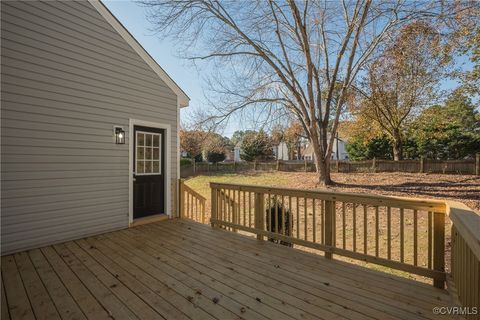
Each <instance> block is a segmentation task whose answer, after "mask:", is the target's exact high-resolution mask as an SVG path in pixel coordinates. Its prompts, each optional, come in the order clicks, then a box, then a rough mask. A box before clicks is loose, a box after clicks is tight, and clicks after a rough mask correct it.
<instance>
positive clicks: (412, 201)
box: [210, 182, 446, 213]
mask: <svg viewBox="0 0 480 320" xmlns="http://www.w3.org/2000/svg"><path fill="white" fill-rule="evenodd" d="M210 187H211V188H215V189H219V188H228V189H234V190H241V191H250V192H259V193H274V194H284V195H290V196H298V197H310V198H318V199H326V200H332V201H345V202H355V203H361V204H369V205H375V206H390V207H401V208H406V209H417V210H426V211H432V212H440V213H446V205H445V201H444V200H434V199H416V198H407V197H396V196H381V195H371V194H365V193H348V192H337V191H319V190H306V189H292V188H278V187H271V186H258V185H244V184H233V183H218V182H210Z"/></svg>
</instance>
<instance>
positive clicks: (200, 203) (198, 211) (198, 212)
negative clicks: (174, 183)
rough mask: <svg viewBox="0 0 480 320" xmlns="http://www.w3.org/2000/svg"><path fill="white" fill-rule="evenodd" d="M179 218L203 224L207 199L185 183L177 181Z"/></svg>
mask: <svg viewBox="0 0 480 320" xmlns="http://www.w3.org/2000/svg"><path fill="white" fill-rule="evenodd" d="M178 185H179V207H180V218H186V219H191V220H195V221H197V222H201V223H205V204H206V201H207V199H206V198H205V197H203V196H202V195H201V194H199V193H198V192H196V191H195V190H193V189H192V188H190V187H189V186H187V185H186V184H185V182H184V181H183V180H182V179H180V181H179V184H178Z"/></svg>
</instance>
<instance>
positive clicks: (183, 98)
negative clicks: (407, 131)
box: [88, 0, 190, 108]
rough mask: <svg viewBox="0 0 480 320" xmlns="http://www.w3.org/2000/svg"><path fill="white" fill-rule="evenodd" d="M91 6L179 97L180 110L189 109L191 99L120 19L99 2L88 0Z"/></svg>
mask: <svg viewBox="0 0 480 320" xmlns="http://www.w3.org/2000/svg"><path fill="white" fill-rule="evenodd" d="M88 2H90V4H91V5H92V6H93V7H94V8H95V9H96V10H97V11H98V13H100V15H101V16H102V17H103V18H104V19H105V20H107V22H108V23H110V25H111V26H112V27H113V28H114V29H115V31H117V32H118V34H119V35H120V36H121V37H122V38H123V39H124V40H125V41H126V42H127V43H128V44H129V45H130V46H131V47H132V49H133V50H135V52H136V53H137V54H138V55H139V56H140V57H141V58H142V59H143V60H144V61H145V62H146V63H147V64H148V65H149V66H150V68H152V70H153V71H154V72H155V73H156V74H157V75H158V76H159V77H160V79H162V80H163V82H165V83H166V84H167V86H168V87H169V88H170V89H171V90H172V91H173V92H174V93H175V94H176V95H177V99H178V101H179V106H180V108H183V107H188V103H189V101H190V98H189V97H188V96H187V94H186V93H185V92H184V91H183V90H182V88H180V87H179V85H178V84H176V83H175V81H173V79H172V78H170V76H169V75H168V74H167V73H166V72H165V70H163V69H162V67H160V65H159V64H158V63H157V62H156V61H155V60H154V59H153V58H152V56H151V55H150V54H149V53H148V52H147V51H146V50H145V49H144V48H143V47H142V46H141V45H140V43H138V41H137V40H136V39H135V38H134V37H133V36H132V34H131V33H130V32H129V31H128V30H127V28H125V27H124V26H123V24H122V23H121V22H120V21H118V19H117V18H116V17H115V16H114V15H113V14H112V13H111V12H110V10H108V8H107V7H106V6H105V5H104V4H103V3H102V2H101V1H99V0H88Z"/></svg>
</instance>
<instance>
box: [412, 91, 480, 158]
mask: <svg viewBox="0 0 480 320" xmlns="http://www.w3.org/2000/svg"><path fill="white" fill-rule="evenodd" d="M411 136H412V137H413V139H414V140H415V142H416V145H417V149H418V153H419V154H421V155H423V156H425V157H428V158H432V159H462V158H464V157H473V156H474V155H475V153H476V152H478V151H479V150H480V119H479V113H478V112H477V111H476V108H475V105H474V104H473V103H472V101H471V100H470V99H469V98H468V97H467V96H466V95H465V94H464V93H462V91H460V90H459V91H456V92H454V93H453V94H452V95H451V96H450V97H449V98H448V99H447V100H446V102H445V104H444V105H435V106H432V107H429V108H428V109H426V110H425V111H423V112H422V114H421V115H420V116H419V117H418V118H417V119H416V120H415V122H414V123H413V125H412V129H411Z"/></svg>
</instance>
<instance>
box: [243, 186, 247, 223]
mask: <svg viewBox="0 0 480 320" xmlns="http://www.w3.org/2000/svg"><path fill="white" fill-rule="evenodd" d="M246 202H247V201H246V196H245V191H243V226H245V227H246V226H247V219H246V218H247V208H246Z"/></svg>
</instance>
